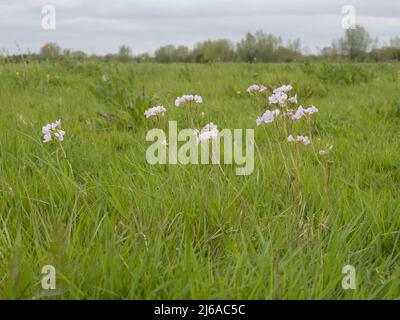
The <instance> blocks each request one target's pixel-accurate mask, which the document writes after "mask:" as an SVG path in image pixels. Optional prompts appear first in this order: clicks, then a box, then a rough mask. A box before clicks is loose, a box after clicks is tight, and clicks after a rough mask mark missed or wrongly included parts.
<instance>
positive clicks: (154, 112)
mask: <svg viewBox="0 0 400 320" xmlns="http://www.w3.org/2000/svg"><path fill="white" fill-rule="evenodd" d="M165 112H167V109H165V108H164V107H163V106H156V107H152V108H150V109H148V110H146V111H145V112H144V115H145V116H146V118H150V117H157V116H159V115H164V113H165Z"/></svg>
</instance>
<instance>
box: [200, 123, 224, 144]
mask: <svg viewBox="0 0 400 320" xmlns="http://www.w3.org/2000/svg"><path fill="white" fill-rule="evenodd" d="M218 133H219V131H218V126H217V125H215V124H214V123H212V122H211V123H209V124H207V125H205V126H204V127H203V128H202V129H201V130H200V131H199V130H197V129H195V130H194V134H195V136H196V141H197V143H200V142H201V141H207V140H215V139H217V138H218Z"/></svg>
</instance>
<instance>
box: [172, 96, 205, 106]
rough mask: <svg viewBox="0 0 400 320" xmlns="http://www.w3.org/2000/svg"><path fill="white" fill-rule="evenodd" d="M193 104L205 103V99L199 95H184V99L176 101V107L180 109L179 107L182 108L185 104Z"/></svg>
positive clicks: (179, 98) (180, 98)
mask: <svg viewBox="0 0 400 320" xmlns="http://www.w3.org/2000/svg"><path fill="white" fill-rule="evenodd" d="M191 102H194V103H198V104H199V103H203V98H202V97H201V96H198V95H192V94H190V95H184V96H182V97H178V98H176V100H175V106H176V107H179V106H181V105H182V104H184V103H191Z"/></svg>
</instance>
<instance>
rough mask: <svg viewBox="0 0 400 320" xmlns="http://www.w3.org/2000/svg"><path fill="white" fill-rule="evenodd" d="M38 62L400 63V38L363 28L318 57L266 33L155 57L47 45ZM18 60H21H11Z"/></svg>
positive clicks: (167, 50)
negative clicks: (385, 39)
mask: <svg viewBox="0 0 400 320" xmlns="http://www.w3.org/2000/svg"><path fill="white" fill-rule="evenodd" d="M25 56H29V57H30V58H32V59H35V60H52V59H78V60H83V59H90V58H91V59H99V60H104V61H121V62H139V63H140V62H156V63H189V62H194V63H208V62H249V63H256V62H295V61H311V60H328V61H330V60H332V61H342V60H352V61H360V62H361V61H365V62H373V61H377V62H378V61H400V37H395V38H392V39H391V40H390V41H389V43H386V44H383V45H380V46H379V41H378V39H372V38H371V36H370V35H369V33H368V32H367V31H366V30H365V29H364V28H363V27H362V26H360V25H357V26H355V27H354V28H352V29H347V30H346V31H345V34H344V36H343V37H342V38H340V39H336V40H333V41H332V44H331V46H329V47H325V48H322V49H320V50H319V53H318V54H305V53H304V52H303V50H302V44H301V41H300V39H295V40H290V41H288V42H287V43H286V44H284V43H283V40H282V38H281V37H276V36H274V35H272V34H268V33H265V32H263V31H257V32H255V33H254V34H252V33H247V34H246V35H245V37H244V38H243V39H242V40H241V41H239V42H238V43H233V42H232V41H230V40H228V39H217V40H206V41H203V42H199V43H197V44H196V45H195V46H194V48H193V49H190V48H189V47H187V46H184V45H179V46H175V45H172V44H171V45H166V46H161V47H159V48H158V49H157V50H156V51H155V53H154V55H150V54H149V53H142V54H138V55H133V54H132V49H131V48H129V47H128V46H126V45H122V46H121V47H120V48H119V52H118V53H117V54H106V55H102V56H99V55H87V54H86V53H85V52H83V51H70V50H67V49H65V50H62V49H61V48H60V47H59V46H58V45H57V44H56V43H47V44H45V45H44V46H43V47H42V48H41V49H40V52H39V53H38V54H30V55H25ZM7 58H8V59H11V60H18V59H19V58H21V56H8V57H7Z"/></svg>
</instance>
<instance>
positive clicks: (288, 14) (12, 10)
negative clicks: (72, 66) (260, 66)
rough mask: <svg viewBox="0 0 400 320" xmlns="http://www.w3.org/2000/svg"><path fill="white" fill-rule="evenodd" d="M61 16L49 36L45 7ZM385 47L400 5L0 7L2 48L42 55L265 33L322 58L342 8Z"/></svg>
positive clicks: (89, 3)
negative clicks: (52, 47)
mask: <svg viewBox="0 0 400 320" xmlns="http://www.w3.org/2000/svg"><path fill="white" fill-rule="evenodd" d="M47 4H50V5H53V6H54V7H55V9H56V23H57V24H56V30H44V29H43V28H42V18H43V14H42V6H44V5H47ZM344 5H353V6H354V7H355V9H356V18H357V23H358V24H361V25H363V26H364V27H365V28H366V29H367V30H368V31H369V33H370V34H371V36H373V37H376V36H377V37H379V39H380V40H381V41H387V40H389V38H391V37H394V36H396V35H400V0H378V1H377V0H352V1H350V0H343V1H342V0H323V1H322V0H53V1H50V0H43V1H42V0H0V48H5V49H6V50H8V51H9V52H12V53H15V52H17V51H18V49H17V48H18V47H20V48H21V49H20V50H21V51H23V52H25V51H27V50H28V49H29V50H31V51H38V50H39V48H40V47H41V46H42V45H43V44H44V43H46V42H57V43H58V44H59V45H60V46H61V47H62V48H69V49H72V50H84V51H86V52H88V53H100V54H104V53H108V52H117V51H118V47H119V46H120V45H121V44H127V45H128V46H130V47H131V48H132V50H133V52H134V53H140V52H145V51H147V52H150V53H152V52H153V51H154V50H155V49H156V48H157V47H159V46H160V45H166V44H171V43H172V44H185V45H188V46H193V45H194V44H195V43H196V42H198V41H202V40H206V39H217V38H229V39H231V40H233V41H235V42H236V41H238V40H240V39H241V38H242V37H243V36H244V35H245V33H246V32H248V31H250V32H255V31H256V30H260V29H262V30H264V31H265V32H268V33H273V34H275V35H279V36H282V38H283V39H285V40H287V39H294V38H298V37H299V38H301V40H302V44H303V46H304V47H308V48H309V49H310V50H312V51H315V50H316V49H317V48H322V47H324V46H327V45H329V44H330V43H331V40H332V39H333V38H338V37H340V36H342V34H343V33H344V30H343V28H342V26H341V21H342V19H343V17H344V15H343V14H342V7H343V6H344Z"/></svg>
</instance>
